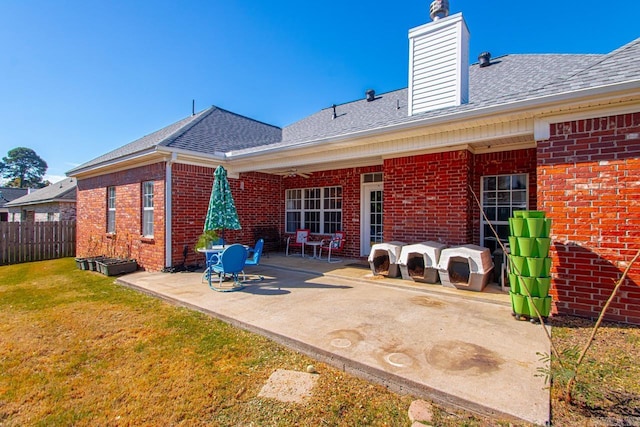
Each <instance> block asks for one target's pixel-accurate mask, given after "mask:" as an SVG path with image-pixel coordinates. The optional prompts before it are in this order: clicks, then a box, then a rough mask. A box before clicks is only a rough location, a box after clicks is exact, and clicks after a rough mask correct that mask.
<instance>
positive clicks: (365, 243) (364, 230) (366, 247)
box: [360, 182, 384, 256]
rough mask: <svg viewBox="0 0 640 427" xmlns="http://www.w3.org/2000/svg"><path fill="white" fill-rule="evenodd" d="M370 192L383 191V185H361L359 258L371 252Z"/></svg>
mask: <svg viewBox="0 0 640 427" xmlns="http://www.w3.org/2000/svg"><path fill="white" fill-rule="evenodd" d="M372 191H384V184H383V183H382V182H368V183H363V184H362V185H361V187H360V219H361V220H360V256H368V255H369V252H370V251H371V236H370V234H371V205H370V204H369V200H370V194H371V192H372ZM383 197H384V193H383ZM383 200H384V199H383Z"/></svg>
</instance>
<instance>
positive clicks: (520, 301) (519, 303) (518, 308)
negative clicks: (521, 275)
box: [511, 293, 529, 319]
mask: <svg viewBox="0 0 640 427" xmlns="http://www.w3.org/2000/svg"><path fill="white" fill-rule="evenodd" d="M511 301H512V305H513V307H512V308H513V312H514V313H515V314H516V318H517V319H519V318H520V316H528V315H529V305H528V304H527V297H525V296H524V295H520V294H514V293H511Z"/></svg>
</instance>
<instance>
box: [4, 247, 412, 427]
mask: <svg viewBox="0 0 640 427" xmlns="http://www.w3.org/2000/svg"><path fill="white" fill-rule="evenodd" d="M311 363H314V364H315V365H316V366H317V369H318V371H319V380H318V386H317V387H316V388H315V389H314V394H313V397H312V398H311V399H309V400H308V401H307V402H306V403H304V404H291V403H282V402H279V401H276V400H272V399H263V398H258V397H257V395H258V392H259V390H260V388H261V387H262V385H263V384H264V383H265V381H266V380H267V379H268V377H269V375H271V373H272V372H274V371H275V370H276V369H279V368H283V369H290V370H298V371H304V370H305V368H306V366H307V365H309V364H311ZM411 400H412V399H411V398H410V397H408V396H399V395H397V394H394V393H391V392H388V391H387V390H386V389H385V388H384V387H381V386H377V385H371V384H370V383H368V382H366V381H363V380H360V379H357V378H354V377H351V376H349V375H346V374H345V373H343V372H341V371H338V370H335V369H333V368H330V367H328V366H325V365H322V364H319V363H316V362H314V361H312V360H311V359H309V358H307V357H305V356H302V355H300V354H298V353H296V352H294V351H291V350H288V349H285V348H284V347H282V346H280V345H277V344H275V343H273V342H271V341H269V340H268V339H266V338H263V337H261V336H258V335H254V334H251V333H248V332H245V331H242V330H239V329H237V328H233V327H231V326H229V325H227V324H225V323H223V322H220V321H217V320H214V319H211V318H209V317H207V316H205V315H203V314H201V313H198V312H194V311H190V310H187V309H184V308H178V307H174V306H172V305H169V304H168V303H165V302H163V301H160V300H157V299H155V298H152V297H149V296H147V295H143V294H141V293H138V292H135V291H133V290H130V289H127V288H123V287H120V286H118V285H115V284H114V283H113V278H108V277H105V276H102V275H100V274H97V273H93V272H87V271H80V270H77V269H76V268H75V265H74V260H73V259H62V260H55V261H46V262H37V263H29V264H20V265H15V266H6V267H0V425H3V426H4V425H6V426H18V425H20V426H22V425H47V426H49V425H72V424H73V425H225V426H226V425H283V426H284V425H296V424H297V425H345V426H346V425H389V426H396V425H409V420H408V417H407V409H408V407H409V404H410V403H411Z"/></svg>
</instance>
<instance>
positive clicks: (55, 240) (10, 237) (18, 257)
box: [0, 221, 76, 265]
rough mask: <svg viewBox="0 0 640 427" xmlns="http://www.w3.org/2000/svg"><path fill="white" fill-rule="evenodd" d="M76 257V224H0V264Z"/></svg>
mask: <svg viewBox="0 0 640 427" xmlns="http://www.w3.org/2000/svg"><path fill="white" fill-rule="evenodd" d="M75 254H76V222H75V221H48V222H31V221H27V222H0V265H7V264H18V263H21V262H30V261H42V260H45V259H53V258H63V257H69V256H75Z"/></svg>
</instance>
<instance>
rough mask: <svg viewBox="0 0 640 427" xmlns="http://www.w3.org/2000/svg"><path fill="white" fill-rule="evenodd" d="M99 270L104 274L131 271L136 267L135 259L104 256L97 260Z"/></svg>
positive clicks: (111, 274)
mask: <svg viewBox="0 0 640 427" xmlns="http://www.w3.org/2000/svg"><path fill="white" fill-rule="evenodd" d="M97 264H98V267H99V268H100V272H101V273H102V274H104V275H105V276H117V275H119V274H127V273H133V272H134V271H136V270H137V269H138V263H137V262H136V260H125V259H117V258H106V259H103V260H102V261H98V262H97Z"/></svg>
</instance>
